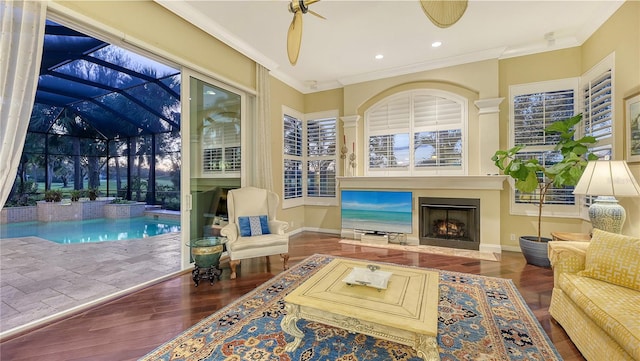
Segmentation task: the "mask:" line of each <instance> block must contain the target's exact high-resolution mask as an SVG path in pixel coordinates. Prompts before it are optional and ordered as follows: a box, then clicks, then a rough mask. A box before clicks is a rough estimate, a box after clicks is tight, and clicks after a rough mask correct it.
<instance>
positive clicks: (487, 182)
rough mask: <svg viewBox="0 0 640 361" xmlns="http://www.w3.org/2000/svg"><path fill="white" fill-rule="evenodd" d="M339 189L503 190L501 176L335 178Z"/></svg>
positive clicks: (503, 178) (503, 179)
mask: <svg viewBox="0 0 640 361" xmlns="http://www.w3.org/2000/svg"><path fill="white" fill-rule="evenodd" d="M337 179H338V184H339V188H340V189H343V188H358V189H381V188H387V189H388V188H393V189H466V190H496V191H500V190H502V189H503V188H504V181H505V179H507V177H506V176H503V175H483V176H475V175H469V176H463V175H461V176H430V177H391V176H389V177H368V176H367V177H337Z"/></svg>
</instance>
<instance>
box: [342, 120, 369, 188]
mask: <svg viewBox="0 0 640 361" xmlns="http://www.w3.org/2000/svg"><path fill="white" fill-rule="evenodd" d="M340 119H341V120H342V134H343V142H344V144H341V145H340V148H342V146H343V145H345V146H346V147H347V154H346V158H345V159H343V162H344V163H343V166H344V167H343V169H344V173H343V175H344V176H345V177H355V176H357V175H358V162H360V161H362V159H364V158H363V157H362V154H358V150H359V149H360V147H358V133H359V132H358V121H359V120H360V116H359V115H348V116H344V117H340Z"/></svg>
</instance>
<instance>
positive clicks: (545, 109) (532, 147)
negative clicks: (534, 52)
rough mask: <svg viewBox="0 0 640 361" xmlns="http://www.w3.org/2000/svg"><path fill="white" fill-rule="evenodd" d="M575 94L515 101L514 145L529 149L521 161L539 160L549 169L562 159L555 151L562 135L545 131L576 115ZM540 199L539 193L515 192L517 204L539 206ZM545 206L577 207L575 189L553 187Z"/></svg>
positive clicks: (567, 91)
mask: <svg viewBox="0 0 640 361" xmlns="http://www.w3.org/2000/svg"><path fill="white" fill-rule="evenodd" d="M574 93H575V91H574V90H573V89H561V90H554V91H547V92H539V93H529V94H523V95H518V96H515V97H514V98H513V99H514V100H513V109H514V111H513V112H514V114H513V115H514V126H513V139H514V145H526V146H527V147H526V148H525V149H524V150H522V151H520V153H518V158H522V159H525V158H537V159H538V162H539V163H540V164H542V165H544V166H545V167H548V166H551V165H553V164H555V163H557V162H558V161H559V160H560V159H562V155H561V154H560V153H559V152H557V151H555V150H553V149H554V147H555V145H556V144H557V143H558V140H559V139H558V136H557V135H555V134H548V133H546V132H545V130H544V129H545V128H546V127H548V126H549V125H551V124H553V123H554V122H556V121H559V120H564V119H567V118H570V117H572V116H573V115H574V109H575V104H574V102H575V96H574ZM538 177H544V175H543V174H539V175H538ZM539 200H540V194H539V193H538V192H537V191H535V192H533V193H522V192H520V191H518V190H516V191H515V202H516V203H533V204H537V203H538V202H539ZM544 204H553V205H574V204H575V196H574V195H573V187H563V188H556V187H554V186H551V188H550V189H549V190H548V192H547V196H546V198H545V201H544Z"/></svg>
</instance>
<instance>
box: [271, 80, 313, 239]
mask: <svg viewBox="0 0 640 361" xmlns="http://www.w3.org/2000/svg"><path fill="white" fill-rule="evenodd" d="M283 105H285V106H287V107H289V108H291V109H294V110H296V111H298V112H300V113H304V112H305V110H304V96H303V94H302V93H300V92H298V91H297V90H295V89H293V88H292V87H290V86H288V85H286V84H285V83H283V82H281V81H280V80H278V79H275V78H273V77H271V121H272V123H271V154H272V157H273V161H272V163H271V164H272V168H271V172H272V174H273V189H274V190H275V192H276V193H278V194H280V197H282V194H283V183H282V180H283V179H282V166H283V162H282V143H283V140H282V138H283V136H284V129H283V121H282V106H283ZM280 203H281V205H282V199H281V202H280ZM278 218H279V219H281V220H283V221H287V222H289V224H290V228H289V230H290V231H291V230H296V229H299V228H301V227H303V226H304V225H305V215H304V207H293V208H287V209H282V210H281V211H279V212H278Z"/></svg>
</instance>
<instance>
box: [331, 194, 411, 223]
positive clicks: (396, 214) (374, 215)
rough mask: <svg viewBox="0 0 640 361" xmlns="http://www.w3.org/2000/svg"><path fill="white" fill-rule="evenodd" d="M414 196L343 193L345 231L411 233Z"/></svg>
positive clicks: (342, 208)
mask: <svg viewBox="0 0 640 361" xmlns="http://www.w3.org/2000/svg"><path fill="white" fill-rule="evenodd" d="M411 197H412V194H411V192H381V191H353V190H344V191H342V205H341V211H342V228H343V229H357V230H362V231H377V232H388V233H409V234H410V233H412V227H411V225H412V223H411V222H412V219H411V204H412V203H411Z"/></svg>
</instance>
